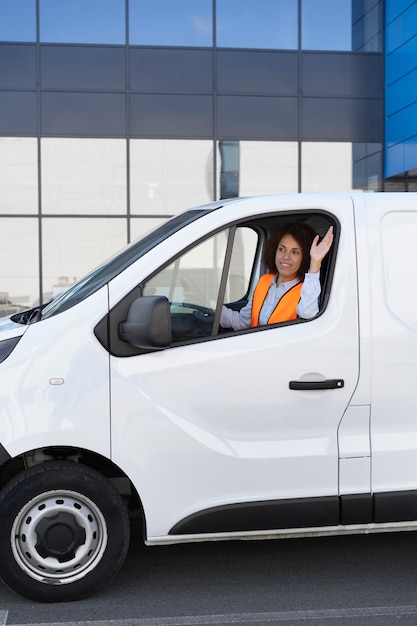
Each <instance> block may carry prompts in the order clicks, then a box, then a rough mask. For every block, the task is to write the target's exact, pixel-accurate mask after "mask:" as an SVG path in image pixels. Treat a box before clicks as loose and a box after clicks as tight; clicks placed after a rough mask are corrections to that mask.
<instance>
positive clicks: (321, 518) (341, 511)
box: [169, 490, 417, 535]
mask: <svg viewBox="0 0 417 626" xmlns="http://www.w3.org/2000/svg"><path fill="white" fill-rule="evenodd" d="M413 520H414V521H416V520H417V490H416V491H402V492H389V493H376V494H369V493H365V494H349V495H343V496H327V497H319V498H302V499H294V500H279V501H274V500H269V501H265V502H243V503H238V504H231V505H225V506H219V507H214V508H210V509H206V510H204V511H198V512H197V513H194V514H193V515H190V516H188V517H186V518H185V519H183V520H181V521H180V522H178V523H177V524H175V525H174V526H173V527H172V528H171V530H170V531H169V535H198V534H210V533H231V532H251V531H263V530H275V529H276V530H279V529H283V528H313V527H325V526H338V525H347V526H348V525H353V524H372V523H385V522H405V521H413Z"/></svg>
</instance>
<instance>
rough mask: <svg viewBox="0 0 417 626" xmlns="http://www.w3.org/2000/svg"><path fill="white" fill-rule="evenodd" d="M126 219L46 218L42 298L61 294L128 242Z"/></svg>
mask: <svg viewBox="0 0 417 626" xmlns="http://www.w3.org/2000/svg"><path fill="white" fill-rule="evenodd" d="M126 233H127V228H126V219H121V218H116V219H110V218H92V219H89V218H84V219H83V218H68V219H67V218H44V219H43V220H42V248H43V251H42V267H43V301H44V302H47V301H49V300H50V299H51V298H52V297H54V296H56V295H59V292H60V290H61V289H62V287H65V286H66V285H68V286H69V285H71V284H73V283H74V282H76V281H77V280H79V279H80V278H82V277H83V276H85V275H86V274H87V273H88V272H90V271H91V270H92V269H93V268H94V267H96V266H97V265H99V264H101V263H102V262H103V261H104V260H105V259H107V258H108V257H109V256H111V255H112V254H114V253H115V252H117V251H118V250H119V249H120V248H122V247H123V246H124V245H126V243H127V235H126Z"/></svg>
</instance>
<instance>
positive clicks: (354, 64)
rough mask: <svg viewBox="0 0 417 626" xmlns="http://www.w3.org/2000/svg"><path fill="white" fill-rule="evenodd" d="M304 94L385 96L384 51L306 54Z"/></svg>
mask: <svg viewBox="0 0 417 626" xmlns="http://www.w3.org/2000/svg"><path fill="white" fill-rule="evenodd" d="M301 59H302V93H303V95H304V96H316V95H320V96H346V97H350V98H383V96H384V66H383V57H382V55H381V54H369V53H368V54H352V53H350V54H342V53H339V54H332V53H329V52H327V53H322V52H318V53H303V54H302V55H301Z"/></svg>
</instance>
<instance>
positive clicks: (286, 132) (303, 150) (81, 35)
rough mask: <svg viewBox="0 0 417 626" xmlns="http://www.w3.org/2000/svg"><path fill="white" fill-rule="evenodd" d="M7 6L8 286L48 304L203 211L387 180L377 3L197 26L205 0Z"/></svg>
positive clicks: (3, 261)
mask: <svg viewBox="0 0 417 626" xmlns="http://www.w3.org/2000/svg"><path fill="white" fill-rule="evenodd" d="M76 5H78V6H84V7H87V8H88V7H89V8H90V14H89V15H84V16H83V19H81V16H79V15H78V16H77V15H76V14H75V13H74V11H75V6H76ZM1 6H8V12H6V13H4V14H3V16H1V15H0V18H3V19H2V20H1V19H0V297H1V292H3V293H8V294H9V296H10V297H11V299H12V300H13V301H15V302H22V303H23V304H25V305H26V304H32V303H34V302H37V301H39V300H41V301H42V300H43V301H45V300H47V299H48V298H50V297H51V294H52V293H53V288H54V285H55V284H56V283H57V282H58V277H59V276H67V277H68V280H69V282H71V281H72V280H74V279H77V278H80V277H81V276H82V275H83V274H85V273H86V272H87V271H88V270H89V269H91V267H93V266H94V265H96V264H98V263H100V262H101V261H102V260H103V258H105V257H107V256H109V255H110V254H112V253H113V252H114V251H115V250H117V249H118V248H120V247H121V246H122V245H124V244H125V243H127V242H128V241H130V240H131V239H133V238H136V237H137V236H139V235H140V234H142V233H143V232H145V231H146V230H148V229H149V228H151V227H153V226H154V225H156V224H158V223H160V222H161V221H162V220H165V219H167V217H169V216H170V215H173V214H175V213H178V212H179V211H181V210H183V209H185V208H187V207H189V206H193V205H197V204H202V203H206V202H209V201H212V200H215V199H218V198H221V197H230V196H236V195H253V194H264V193H276V192H297V191H323V190H332V191H336V190H347V189H352V188H364V189H371V190H373V189H378V188H380V187H381V184H382V166H381V164H382V156H381V155H382V141H383V97H384V92H383V56H382V52H381V45H380V40H381V32H380V27H379V21H378V20H379V16H380V2H379V1H378V0H363V1H362V0H355V2H354V3H353V7H354V11H352V10H351V5H350V0H216V2H215V0H199V3H198V6H199V7H200V8H201V11H202V13H201V15H200V16H199V18H200V21H199V22H198V28H191V27H190V28H188V26H187V25H188V22H187V20H186V17H187V15H188V13H187V11H190V10H191V9H190V7H195V6H196V3H195V0H177V2H176V3H175V4H174V3H173V2H172V0H158V2H156V1H155V0H83V3H75V2H74V3H73V2H72V1H71V0H65V1H64V2H63V1H61V0H9V2H7V0H6V1H5V2H3V5H0V10H1ZM174 7H175V10H174ZM242 7H244V8H245V11H243V10H241V9H242ZM64 9H65V10H67V13H66V19H63V15H62V13H61V14H60V13H59V11H60V10H61V11H62V10H64ZM69 9H73V10H74V11H73V12H71V11H70V10H69ZM140 9H143V11H144V13H143V14H144V15H145V16H146V19H145V18H144V19H143V20H142V21H141V20H140V19H139V18H140ZM158 9H159V11H158ZM232 9H233V10H232ZM261 9H262V10H261ZM94 10H95V13H94ZM98 10H100V15H98ZM181 10H184V19H183V21H181V23H179V22H178V19H179V18H178V14H179V13H180V12H181ZM269 10H271V11H273V12H276V11H278V12H279V11H282V14H281V17H282V16H285V20H284V19H282V20H281V21H280V15H279V14H278V13H276V14H275V13H274V16H275V19H276V23H275V24H273V25H272V26H271V25H270V24H268V21H265V19H264V18H263V17H262V16H263V15H264V14H266V15H268V11H269ZM106 11H108V18H109V23H108V29H105V28H104V26H102V24H104V25H105V24H106V19H105V15H106ZM13 12H16V13H19V19H20V22H17V23H18V24H19V27H20V28H21V29H22V30H21V32H20V33H19V34H18V35H16V37H15V39H16V40H7V37H9V33H10V32H13V28H15V27H14V24H15V23H16V22H12V18H13ZM190 15H191V13H190ZM271 15H272V14H271ZM194 17H195V16H194ZM6 18H8V19H9V21H10V24H8V25H7V19H6ZM76 18H77V19H76ZM110 18H111V19H110ZM5 19H6V21H5ZM89 19H91V20H92V21H91V22H90V25H92V24H94V27H93V28H92V29H91V30H88V23H89V22H88V20H89ZM97 20H99V21H97ZM245 20H246V22H245ZM326 20H327V21H326ZM331 20H335V21H334V22H331ZM341 20H342V22H341ZM343 20H344V21H343ZM66 22H68V29H67V30H66V28H67V24H66ZM281 22H282V24H281ZM80 24H81V25H82V27H83V29H84V30H82V31H80V30H79V28H80V26H79V25H80ZM100 24H101V26H100ZM143 24H144V25H143ZM245 24H246V30H245ZM276 24H278V25H279V26H280V28H276ZM332 24H333V26H332ZM334 24H336V25H337V26H338V27H340V30H338V29H337V28H335V27H334ZM248 25H250V28H249V27H248ZM287 26H288V28H287ZM71 29H72V30H71ZM68 30H69V31H71V35H68ZM22 31H24V35H22ZM74 33H75V36H74ZM20 39H22V40H20ZM68 39H69V41H68ZM197 44H199V45H197ZM335 48H336V49H335ZM10 259H13V263H11V262H10Z"/></svg>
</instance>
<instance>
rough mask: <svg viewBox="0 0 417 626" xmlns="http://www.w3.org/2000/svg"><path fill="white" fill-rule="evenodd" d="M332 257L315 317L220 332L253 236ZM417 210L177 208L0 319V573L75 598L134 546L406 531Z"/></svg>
mask: <svg viewBox="0 0 417 626" xmlns="http://www.w3.org/2000/svg"><path fill="white" fill-rule="evenodd" d="M287 222H307V223H308V224H310V225H311V226H313V228H314V229H315V231H316V232H317V233H318V234H320V235H323V234H324V233H325V232H326V231H327V229H328V227H329V226H333V228H334V233H335V238H334V243H333V246H332V249H331V251H330V253H329V254H328V255H327V257H326V259H325V263H324V264H323V266H322V269H321V283H322V293H321V301H320V312H319V314H318V315H317V316H316V317H315V318H314V319H311V320H308V321H306V320H301V319H297V320H293V321H290V322H282V323H279V324H275V325H268V326H263V327H257V328H250V329H247V330H241V331H230V330H225V329H224V328H222V327H221V326H220V311H221V305H222V304H223V303H224V304H225V305H226V306H228V307H231V308H234V309H239V308H241V307H242V306H243V305H244V304H245V303H246V302H247V300H248V298H249V297H250V294H251V293H252V290H253V288H254V285H255V283H256V281H257V279H258V277H259V275H260V274H261V273H262V272H263V271H264V268H263V267H262V249H263V246H264V243H265V240H266V239H267V237H268V235H269V234H270V233H271V232H272V231H274V230H276V229H277V228H278V227H280V226H282V225H283V224H284V223H287ZM416 242H417V199H416V196H415V195H414V194H412V193H410V194H394V193H392V194H389V193H385V194H384V193H369V194H363V193H353V194H329V195H321V194H311V195H304V194H294V195H277V196H264V197H259V198H246V199H235V200H229V201H225V202H217V203H213V204H210V205H206V206H202V207H198V208H195V209H192V210H189V211H186V212H184V213H182V214H181V215H179V216H177V217H175V218H173V219H172V220H170V221H168V222H167V223H166V224H164V225H163V226H161V227H159V228H158V229H156V230H154V231H153V232H151V233H150V234H148V235H146V236H145V237H143V238H142V239H140V240H138V241H136V242H135V243H133V244H131V245H130V246H129V247H127V248H126V249H124V250H123V251H122V252H120V254H118V255H117V256H115V257H114V258H112V259H110V260H109V261H108V262H107V263H105V264H104V265H102V266H101V267H99V268H97V269H95V270H94V271H93V272H92V273H91V274H89V275H88V276H86V277H85V278H84V279H82V280H81V281H79V282H78V283H77V284H75V285H74V286H73V287H71V288H70V289H69V290H68V291H67V292H66V293H64V294H62V295H61V296H59V297H58V298H57V299H56V300H53V301H52V302H50V303H49V304H47V305H46V306H44V307H38V308H35V309H32V310H31V311H25V312H19V313H16V314H14V315H12V316H11V317H5V318H2V319H1V320H0V486H1V492H0V529H1V532H0V574H1V577H2V579H3V580H4V582H5V583H6V584H7V585H9V586H10V587H11V588H12V589H14V590H15V591H17V592H19V593H21V594H23V595H25V596H27V597H29V598H32V599H35V600H40V601H62V600H71V599H78V598H80V597H82V596H85V595H87V594H89V593H92V592H93V591H95V590H97V589H98V588H100V587H101V586H102V585H104V584H105V583H106V582H107V581H109V580H110V579H111V578H112V577H113V576H114V575H115V573H116V572H117V571H118V569H119V568H120V566H121V565H122V563H123V560H124V558H125V555H126V552H127V549H128V545H129V526H130V525H129V519H130V517H131V516H132V515H137V514H138V511H139V512H140V515H141V517H142V520H143V532H144V541H145V542H146V543H147V544H149V545H157V544H167V543H173V542H185V541H202V540H210V539H215V540H218V539H228V538H232V539H236V538H245V539H247V538H251V537H253V538H260V537H263V538H277V537H293V536H306V535H309V536H313V535H321V534H326V535H331V534H343V533H369V532H380V531H387V530H396V531H398V530H416V529H417V297H416V294H415V292H416V287H417V279H416V277H415V276H416V272H415V258H416V257H415V248H416Z"/></svg>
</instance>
